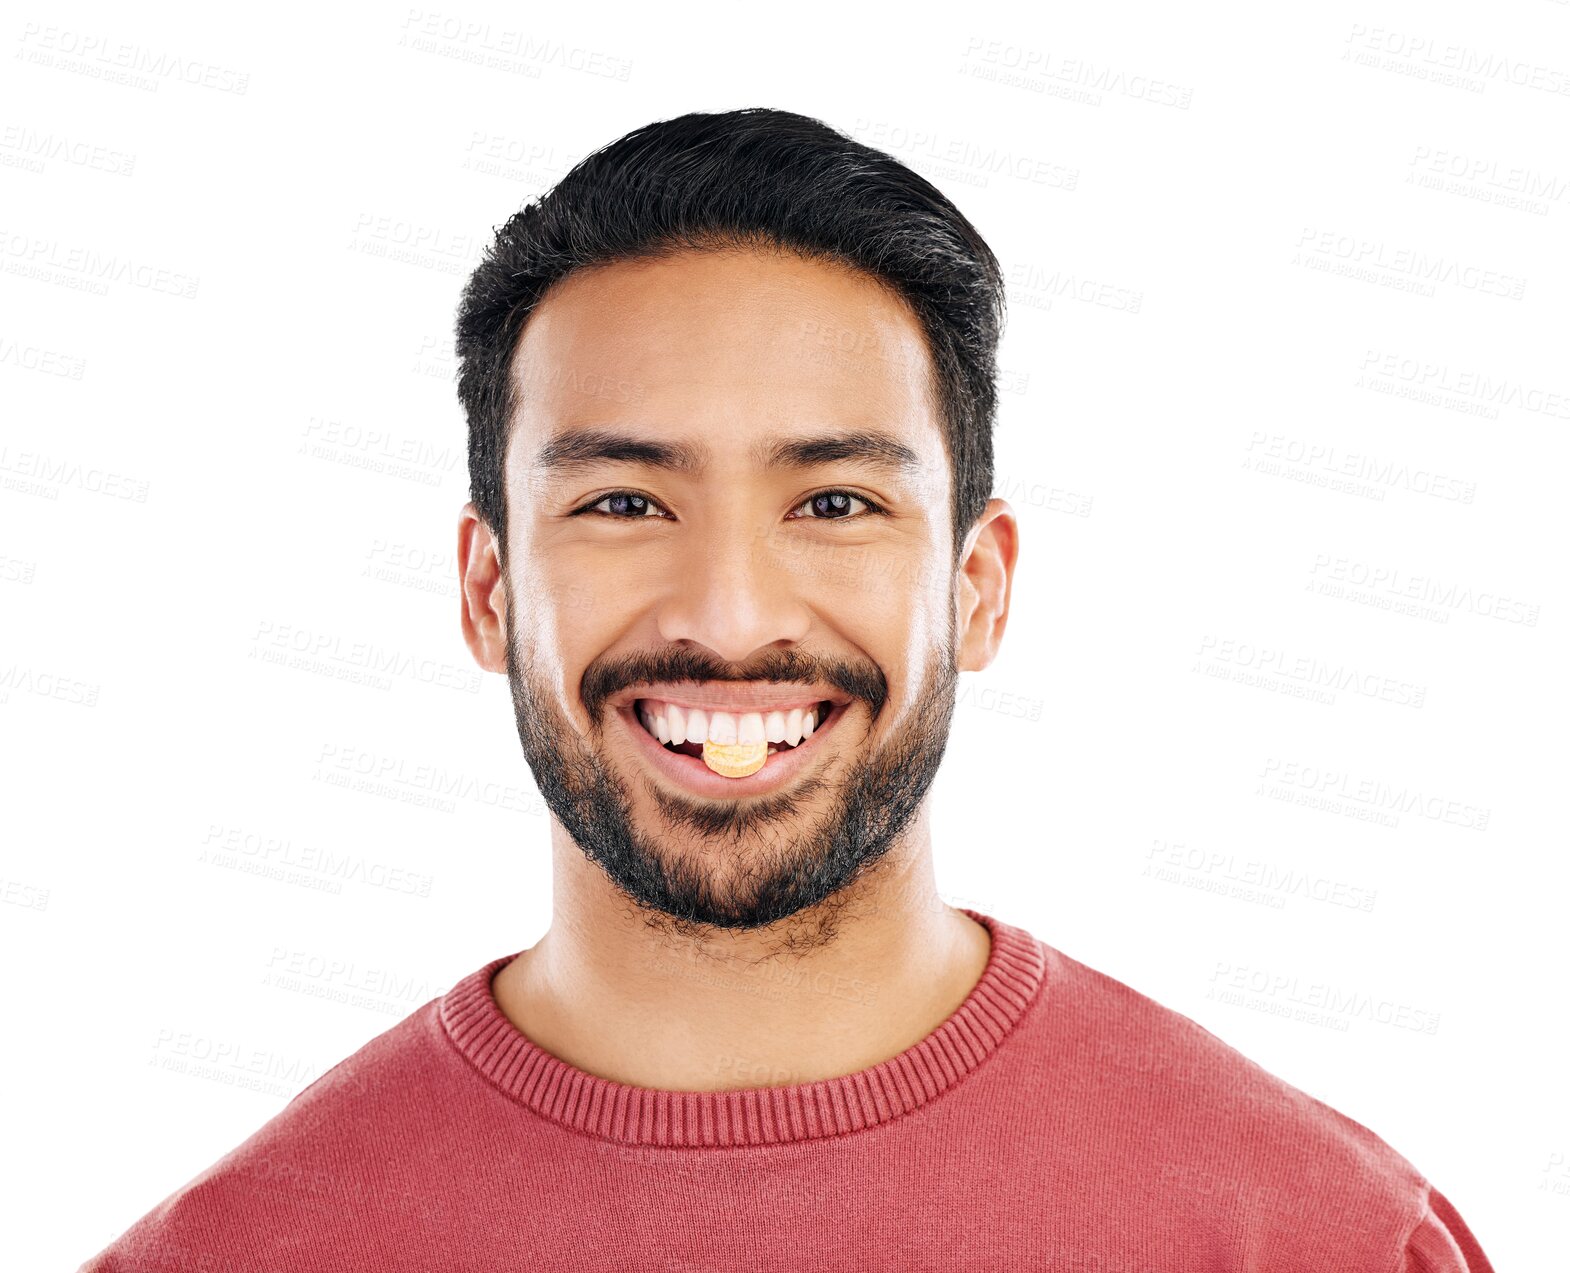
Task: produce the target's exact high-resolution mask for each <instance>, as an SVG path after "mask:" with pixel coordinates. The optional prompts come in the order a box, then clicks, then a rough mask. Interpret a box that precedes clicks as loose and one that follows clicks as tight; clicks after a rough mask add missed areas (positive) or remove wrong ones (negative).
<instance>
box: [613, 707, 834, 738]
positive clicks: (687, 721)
mask: <svg viewBox="0 0 1570 1273" xmlns="http://www.w3.org/2000/svg"><path fill="white" fill-rule="evenodd" d="M819 710H820V709H819V708H818V707H817V706H813V707H793V708H791V709H790V710H789V711H788V712H787V711H771V712H714V711H706V710H704V709H703V708H701V707H682V706H681V705H679V704H677V703H661V702H657V701H655V700H652V699H650V700H648V701H646V702H643V703H640V704H639V705H638V719H639V720H641V721H642V722H643V726H644V728H645V729H647V730H648V731H649V733H651V734H653V735H654V736H655V737H656V738H658V739H659V740H660V742H662V743H683V742H687V743H703V742H713V743H722V744H729V743H779V744H781V745H782V746H781V747H780V748H776V749H775V750H783V746H784V745H787V744H788V745H789V746H791V747H795V746H797V745H798V744H799V743H801V742H804V741H805V740H806V739H808V738H811V737H812V731H813V730H814V729H816V728H817V726H818V713H819Z"/></svg>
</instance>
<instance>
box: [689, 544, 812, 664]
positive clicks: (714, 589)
mask: <svg viewBox="0 0 1570 1273" xmlns="http://www.w3.org/2000/svg"><path fill="white" fill-rule="evenodd" d="M735 524H736V523H732V525H735ZM767 529H768V528H767V527H764V526H758V527H750V528H748V529H747V530H743V531H731V532H729V533H727V532H726V531H725V530H724V529H719V530H714V531H711V532H710V533H709V534H707V535H703V536H699V537H695V538H694V540H693V541H692V542H691V543H690V544H683V546H682V547H683V551H682V553H681V555H680V556H678V557H677V558H676V559H675V560H674V561H673V574H674V578H673V579H672V580H671V583H670V590H669V592H668V594H667V596H666V599H665V601H664V603H663V604H662V605H661V607H660V612H659V631H660V636H661V637H663V638H664V639H665V640H666V641H695V642H697V643H698V644H700V645H705V646H707V647H708V648H709V649H710V650H712V651H713V652H714V653H715V654H717V655H718V656H719V657H720V658H722V659H728V660H730V661H731V662H732V663H744V662H746V661H747V659H748V657H749V656H751V655H752V654H753V653H754V652H755V651H757V650H760V649H763V648H764V647H766V646H770V645H774V644H777V643H779V642H787V643H792V644H794V643H796V642H799V641H801V640H802V639H803V638H804V637H805V636H806V635H807V632H808V630H809V628H810V627H811V626H812V614H811V610H810V608H809V607H808V605H807V597H808V595H810V594H809V590H808V583H809V582H810V579H809V574H808V572H807V571H806V570H804V569H803V568H802V567H803V566H804V565H805V563H804V562H803V563H796V562H794V556H795V555H793V554H792V553H790V552H789V551H782V550H781V546H780V544H779V542H778V541H777V540H776V539H775V538H774V537H772V536H770V535H769V534H768V533H767Z"/></svg>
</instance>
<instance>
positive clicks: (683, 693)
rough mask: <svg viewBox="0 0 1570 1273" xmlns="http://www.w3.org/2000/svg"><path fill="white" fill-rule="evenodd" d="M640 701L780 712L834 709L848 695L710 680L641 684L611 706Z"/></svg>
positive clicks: (819, 689)
mask: <svg viewBox="0 0 1570 1273" xmlns="http://www.w3.org/2000/svg"><path fill="white" fill-rule="evenodd" d="M642 698H647V699H653V700H654V701H656V702H660V703H675V704H676V705H677V706H678V707H696V708H701V709H702V710H703V711H706V712H782V711H789V710H790V709H791V708H793V707H811V706H812V705H813V704H814V703H822V702H824V701H828V702H830V703H833V704H834V706H835V707H840V706H843V705H844V704H846V703H849V702H850V698H849V696H848V695H845V694H842V693H840V692H839V691H838V690H834V689H829V688H827V687H826V686H821V685H820V686H811V685H809V686H804V687H800V688H798V687H796V686H794V685H778V684H768V683H753V684H740V683H737V682H731V681H713V682H710V683H708V684H706V685H694V684H692V683H691V682H685V683H682V684H671V683H670V682H664V683H661V684H655V685H644V686H640V687H639V688H637V689H633V690H627V691H625V692H623V693H621V694H618V695H616V696H615V698H614V699H613V700H612V706H614V707H631V706H632V705H633V704H634V703H636V702H637V701H638V700H639V699H642Z"/></svg>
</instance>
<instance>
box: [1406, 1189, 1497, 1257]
mask: <svg viewBox="0 0 1570 1273" xmlns="http://www.w3.org/2000/svg"><path fill="white" fill-rule="evenodd" d="M1396 1273H1494V1266H1493V1265H1492V1264H1490V1263H1489V1262H1488V1257H1487V1256H1486V1255H1484V1254H1483V1248H1482V1247H1481V1246H1479V1245H1478V1241H1477V1239H1476V1238H1474V1237H1473V1236H1472V1231H1471V1230H1470V1229H1468V1228H1467V1227H1466V1221H1465V1220H1463V1219H1461V1216H1460V1214H1459V1213H1458V1212H1457V1211H1456V1209H1455V1208H1454V1207H1452V1206H1451V1205H1450V1202H1449V1200H1448V1199H1447V1198H1446V1197H1445V1196H1444V1194H1442V1193H1440V1192H1439V1190H1437V1189H1435V1188H1434V1187H1433V1186H1432V1185H1430V1186H1429V1189H1428V1200H1427V1205H1426V1206H1425V1207H1424V1208H1423V1214H1422V1216H1421V1217H1420V1218H1419V1219H1418V1222H1417V1225H1416V1227H1415V1228H1414V1229H1413V1230H1412V1232H1411V1233H1410V1234H1408V1235H1407V1240H1406V1249H1405V1250H1404V1251H1403V1252H1402V1254H1401V1263H1400V1264H1399V1265H1398V1266H1397V1269H1396Z"/></svg>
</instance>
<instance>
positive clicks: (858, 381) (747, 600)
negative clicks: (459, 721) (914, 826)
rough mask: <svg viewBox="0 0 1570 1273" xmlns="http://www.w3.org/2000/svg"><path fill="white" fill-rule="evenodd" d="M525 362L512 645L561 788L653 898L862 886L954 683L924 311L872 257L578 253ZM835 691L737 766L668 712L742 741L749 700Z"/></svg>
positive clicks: (604, 852)
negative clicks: (738, 732)
mask: <svg viewBox="0 0 1570 1273" xmlns="http://www.w3.org/2000/svg"><path fill="white" fill-rule="evenodd" d="M513 374H514V376H515V377H516V378H517V384H518V387H519V389H520V407H519V411H518V417H517V419H516V421H515V424H514V431H513V434H512V437H511V439H510V442H509V446H508V450H507V500H508V540H507V545H506V572H505V575H504V583H505V588H506V597H507V615H508V620H507V621H508V628H509V631H508V643H507V672H508V678H509V682H510V684H511V687H512V694H513V702H514V706H515V710H516V715H517V722H518V732H519V737H520V739H521V741H522V744H523V750H524V754H525V756H526V757H527V759H528V762H529V766H530V768H531V769H532V770H533V772H534V776H535V779H536V782H537V783H538V785H539V787H540V791H541V794H542V795H543V796H544V798H545V800H546V802H547V804H548V805H549V806H550V808H551V810H552V812H553V813H554V814H555V815H556V817H557V819H558V820H559V821H560V822H561V823H562V825H563V826H564V827H565V828H566V829H567V831H568V833H569V834H570V835H571V836H572V838H573V839H574V840H575V841H576V842H577V844H578V846H579V847H580V848H581V849H582V850H583V851H584V853H585V854H587V855H588V857H589V858H590V859H592V860H593V861H595V862H597V863H598V864H599V865H600V867H601V868H602V869H603V870H604V871H605V872H606V874H607V875H608V876H609V877H610V879H611V880H612V881H613V882H614V883H615V885H616V886H617V887H618V888H619V889H620V890H621V891H622V892H623V893H624V894H625V895H626V896H627V897H629V898H630V899H632V901H633V902H635V903H636V904H637V905H638V906H639V907H640V908H642V909H643V910H644V911H645V912H646V913H647V915H648V916H649V917H651V918H654V917H659V916H664V917H667V918H668V919H670V920H676V921H681V922H696V923H699V924H708V925H716V926H721V927H729V928H755V927H759V926H762V925H766V924H770V923H773V922H775V921H778V920H781V919H784V918H785V917H787V916H790V915H793V914H795V913H797V912H799V911H803V910H805V909H807V908H810V907H816V906H820V905H822V904H824V903H826V902H828V901H829V900H830V899H832V898H834V897H835V896H836V895H837V894H839V895H843V894H842V890H844V889H845V888H846V886H847V885H848V884H850V883H851V882H852V881H853V880H856V879H858V878H861V877H862V876H863V875H864V874H865V872H866V871H867V870H868V869H869V868H870V867H871V865H872V864H873V863H875V862H877V861H879V860H880V859H881V858H882V857H883V855H884V854H885V853H886V851H887V850H889V849H890V848H891V847H893V846H894V845H896V844H897V843H899V841H900V838H901V835H902V833H903V832H904V831H905V829H906V828H907V826H908V825H909V823H910V821H911V819H912V818H913V817H914V816H915V815H916V814H917V813H918V812H919V810H920V806H921V804H922V802H923V800H924V798H925V796H926V793H927V790H928V787H929V786H930V784H931V782H932V779H933V777H934V775H935V773H936V771H937V768H938V764H939V762H940V760H941V758H942V754H943V750H944V747H945V745H946V742H947V738H948V731H949V724H950V718H951V715H952V712H953V707H954V688H955V682H956V679H957V671H956V668H955V663H954V657H953V656H954V648H955V645H954V641H955V601H954V591H953V586H954V576H953V572H952V570H951V562H952V554H951V539H950V535H951V527H950V515H949V492H950V480H951V479H950V473H949V466H948V460H947V458H946V455H945V451H944V448H943V441H942V434H941V431H940V417H939V416H938V414H937V408H936V404H935V402H934V401H933V398H932V389H931V385H932V373H931V364H930V361H929V355H928V353H927V348H926V345H925V342H924V338H923V335H922V332H921V328H920V326H919V324H918V322H917V320H916V319H915V317H914V316H913V315H912V314H911V313H910V312H909V310H907V309H906V308H905V307H904V305H903V304H902V303H901V302H900V301H899V300H898V299H897V298H896V297H894V296H892V295H891V294H890V293H889V292H887V291H885V290H884V289H883V288H881V287H880V286H879V285H878V284H877V283H876V282H875V281H873V280H871V279H869V278H867V277H866V276H864V275H861V274H857V273H853V272H851V271H848V270H842V269H839V268H835V267H831V266H827V265H824V264H820V263H809V262H806V261H803V260H801V259H799V258H798V257H796V256H794V255H790V254H783V253H782V254H773V253H770V254H763V253H754V252H739V251H727V252H717V253H693V252H686V253H682V254H680V255H677V256H674V257H671V258H668V259H666V260H663V261H656V262H637V263H619V264H616V265H613V266H607V267H601V268H597V269H592V270H586V271H579V272H577V273H575V274H572V275H569V276H568V277H567V278H566V279H564V280H563V281H562V282H561V283H560V284H558V285H557V287H556V288H554V289H553V290H552V291H551V292H550V293H549V295H548V296H547V297H546V299H545V300H544V301H543V302H542V303H541V304H540V306H539V307H538V308H537V309H536V311H535V313H534V314H533V315H532V316H531V318H530V321H529V323H528V325H527V327H526V329H525V331H524V335H523V337H522V339H521V341H520V345H519V349H518V351H517V354H516V357H515V359H514V367H513ZM840 439H852V440H853V441H855V440H859V445H851V446H845V447H840V448H836V447H834V446H832V445H830V446H825V445H823V444H824V443H825V442H832V441H836V440H840ZM869 440H870V441H871V442H872V443H873V445H871V446H870V447H869V445H868V443H869ZM814 444H817V445H814ZM678 460H679V461H683V462H684V463H682V464H680V465H678V464H676V463H675V461H678ZM847 497H848V498H847ZM668 704H674V705H675V710H672V709H671V708H670V707H669V706H667V705H668ZM815 704H821V705H823V706H821V707H819V709H818V714H817V717H816V719H817V721H818V724H817V727H816V728H815V729H814V730H813V733H812V734H811V735H809V736H807V737H805V738H804V739H803V740H802V741H801V742H800V743H799V744H798V746H797V747H796V748H790V747H787V746H784V745H783V744H787V743H789V741H790V738H789V734H788V733H787V737H786V738H785V739H784V740H782V742H781V743H776V744H773V745H772V746H771V749H770V754H769V755H768V758H767V760H766V761H765V763H764V765H763V768H762V769H761V770H759V771H758V772H756V773H754V774H751V775H750V776H745V777H740V778H732V777H724V776H721V775H720V774H718V773H715V772H712V771H711V770H710V769H709V768H708V767H707V766H706V765H705V763H704V761H703V760H702V759H701V758H699V756H698V755H696V754H693V753H699V752H701V751H702V747H701V744H700V743H698V742H695V741H694V742H687V743H686V745H685V746H680V743H681V741H682V740H678V739H675V738H672V739H671V742H670V744H662V743H661V742H660V740H659V739H658V738H657V737H656V736H654V735H651V733H650V732H649V731H648V729H647V728H646V727H645V724H644V717H645V714H647V715H648V716H649V718H650V719H652V720H654V721H655V724H656V730H658V729H659V728H660V725H661V723H663V726H664V729H665V731H666V732H667V733H669V732H670V730H671V727H672V725H673V723H674V724H677V725H678V726H679V727H682V728H683V729H684V732H686V733H689V734H690V733H692V732H694V718H695V716H696V715H697V714H698V713H702V715H701V716H699V717H698V720H699V722H700V723H699V724H698V726H697V729H696V732H699V733H704V732H705V731H704V728H703V725H702V723H701V722H702V721H703V720H705V719H706V720H707V721H708V729H707V731H706V736H708V737H710V738H714V737H715V733H716V730H718V731H720V733H721V735H722V738H721V741H723V732H724V730H725V729H726V728H727V725H726V724H725V723H723V722H721V723H718V724H717V723H716V717H717V716H730V717H733V718H734V719H735V720H736V721H737V722H739V723H740V724H741V728H742V730H743V735H742V741H746V739H747V736H748V735H747V733H746V731H747V729H748V725H747V723H746V722H745V717H746V715H747V713H748V711H749V710H751V711H756V712H757V714H758V715H760V716H762V717H763V719H764V723H765V727H766V728H767V727H768V726H770V725H772V726H774V728H773V729H772V730H770V731H769V732H770V733H771V734H775V733H778V732H779V731H778V726H779V724H780V723H781V720H783V722H784V724H785V725H786V727H787V730H788V729H789V727H790V725H792V724H794V723H795V721H794V720H793V718H792V715H791V712H792V710H794V709H811V708H812V707H813V705H815ZM727 708H730V709H734V710H731V711H726V710H725V709H727ZM776 713H777V717H778V719H776ZM825 713H826V714H825ZM752 727H753V728H754V729H756V723H754V724H753V726H752ZM776 748H777V749H778V750H775V749H776ZM683 753H686V754H683Z"/></svg>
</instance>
